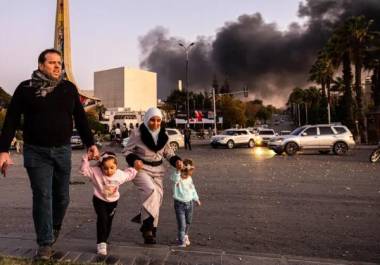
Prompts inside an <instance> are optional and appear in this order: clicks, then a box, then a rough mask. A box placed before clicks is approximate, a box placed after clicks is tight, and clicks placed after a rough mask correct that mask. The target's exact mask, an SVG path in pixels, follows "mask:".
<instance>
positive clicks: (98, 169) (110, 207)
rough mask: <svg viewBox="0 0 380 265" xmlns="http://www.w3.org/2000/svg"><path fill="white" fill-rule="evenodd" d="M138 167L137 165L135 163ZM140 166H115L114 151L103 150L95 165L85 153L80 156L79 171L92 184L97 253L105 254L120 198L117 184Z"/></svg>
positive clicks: (131, 178)
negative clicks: (91, 163)
mask: <svg viewBox="0 0 380 265" xmlns="http://www.w3.org/2000/svg"><path fill="white" fill-rule="evenodd" d="M137 167H138V165H137ZM139 169H140V168H126V169H125V170H124V171H122V170H120V169H118V168H117V158H116V155H115V153H112V152H104V153H103V154H102V155H101V156H100V158H99V162H98V164H97V165H96V166H91V165H90V163H89V161H88V157H87V154H85V155H83V157H82V164H81V168H80V170H81V173H82V174H83V175H84V176H86V177H88V178H89V179H90V180H91V182H92V184H93V186H94V196H93V199H92V202H93V205H94V209H95V212H96V215H97V221H96V233H97V253H98V254H99V255H107V240H108V237H109V235H110V232H111V227H112V219H113V217H114V215H115V211H116V206H117V202H118V200H119V198H120V193H119V186H120V185H121V184H123V183H124V182H126V181H131V180H133V179H134V178H135V176H136V173H137V170H139Z"/></svg>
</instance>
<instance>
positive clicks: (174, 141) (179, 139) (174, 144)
mask: <svg viewBox="0 0 380 265" xmlns="http://www.w3.org/2000/svg"><path fill="white" fill-rule="evenodd" d="M165 130H166V133H167V135H168V136H169V144H170V146H171V148H172V149H173V150H174V151H177V150H178V149H179V148H180V147H184V146H185V140H184V137H183V135H182V134H181V132H180V131H179V130H178V129H172V128H166V129H165ZM128 139H129V137H127V138H124V139H123V141H122V142H121V145H122V146H123V147H126V146H127V144H128Z"/></svg>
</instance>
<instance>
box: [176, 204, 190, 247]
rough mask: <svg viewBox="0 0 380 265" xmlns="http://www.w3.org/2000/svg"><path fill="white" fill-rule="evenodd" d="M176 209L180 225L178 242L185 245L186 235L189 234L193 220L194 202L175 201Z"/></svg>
mask: <svg viewBox="0 0 380 265" xmlns="http://www.w3.org/2000/svg"><path fill="white" fill-rule="evenodd" d="M174 209H175V215H176V218H177V225H178V240H179V241H180V243H181V244H183V243H184V238H185V235H187V234H188V233H189V229H190V224H191V220H192V218H193V201H190V202H181V201H178V200H174Z"/></svg>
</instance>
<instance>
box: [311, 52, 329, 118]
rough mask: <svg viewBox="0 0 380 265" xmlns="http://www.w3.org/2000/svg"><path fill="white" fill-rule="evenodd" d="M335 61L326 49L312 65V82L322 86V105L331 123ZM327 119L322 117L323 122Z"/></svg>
mask: <svg viewBox="0 0 380 265" xmlns="http://www.w3.org/2000/svg"><path fill="white" fill-rule="evenodd" d="M334 69H335V65H334V61H333V60H332V58H331V57H330V54H329V51H328V50H327V49H324V50H322V51H320V52H319V53H318V57H317V60H316V61H315V63H314V64H313V65H312V67H311V69H310V72H309V74H310V76H309V80H310V81H315V82H316V83H317V84H320V85H321V88H322V98H323V100H322V101H321V103H322V104H323V107H326V108H327V121H328V123H330V122H331V115H330V85H331V81H332V80H333V74H334ZM326 89H327V98H326ZM325 120H326V119H325V117H322V120H321V121H322V122H323V121H325Z"/></svg>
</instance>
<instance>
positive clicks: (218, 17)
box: [0, 0, 301, 94]
mask: <svg viewBox="0 0 380 265" xmlns="http://www.w3.org/2000/svg"><path fill="white" fill-rule="evenodd" d="M69 2H70V26H71V50H72V65H73V72H74V76H75V79H76V81H77V83H78V86H79V88H80V89H83V90H92V89H93V86H94V85H93V76H94V72H95V71H100V70H105V69H110V68H115V67H120V66H126V67H131V68H140V62H141V60H142V58H141V50H140V47H139V38H141V37H142V36H144V35H146V34H147V33H148V32H149V31H151V30H153V29H154V28H156V27H157V26H161V27H164V28H165V29H167V30H168V31H169V33H170V35H172V36H176V37H178V38H181V39H183V40H185V41H188V42H192V41H193V40H195V39H196V38H197V37H199V36H205V37H214V36H215V35H216V33H217V32H218V30H220V29H221V28H222V27H223V26H224V25H225V23H226V22H234V21H236V20H237V19H238V17H239V16H240V15H242V14H254V13H256V12H259V13H261V15H262V17H263V19H264V20H265V22H266V23H276V24H277V27H278V29H280V30H284V31H285V30H286V29H287V27H288V25H289V24H290V23H292V22H301V20H300V18H299V17H298V16H297V11H298V7H299V3H300V0H281V1H278V0H233V1H232V0H192V1H187V2H186V1H174V0H150V1H148V0H139V1H134V0H133V1H132V0H112V1H104V0H102V1H101V0H71V1H69ZM55 12H56V1H55V0H33V1H32V0H0V32H1V34H0V86H1V87H2V88H3V89H5V90H6V91H7V92H8V93H10V94H13V91H14V89H15V88H16V86H17V85H18V84H19V83H20V82H21V81H22V80H25V79H28V78H30V75H31V73H32V72H33V70H35V69H36V68H37V57H38V55H39V53H40V52H41V51H42V50H44V49H46V48H50V47H53V45H54V24H55Z"/></svg>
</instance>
